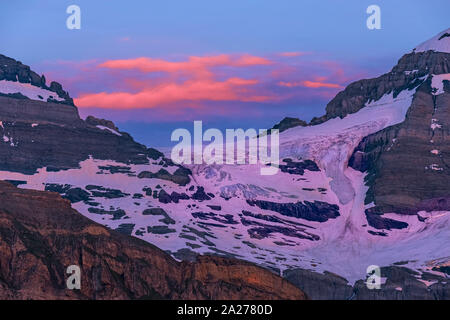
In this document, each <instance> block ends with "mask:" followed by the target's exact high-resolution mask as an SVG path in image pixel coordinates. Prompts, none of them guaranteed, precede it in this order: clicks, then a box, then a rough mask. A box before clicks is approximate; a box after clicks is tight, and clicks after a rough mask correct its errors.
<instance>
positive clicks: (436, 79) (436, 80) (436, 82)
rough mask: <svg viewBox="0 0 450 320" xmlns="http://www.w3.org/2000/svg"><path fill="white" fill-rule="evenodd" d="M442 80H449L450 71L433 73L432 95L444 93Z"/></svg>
mask: <svg viewBox="0 0 450 320" xmlns="http://www.w3.org/2000/svg"><path fill="white" fill-rule="evenodd" d="M449 39H450V38H449ZM444 80H448V81H450V73H444V74H438V75H435V74H434V75H433V78H432V79H431V87H432V88H434V89H436V92H434V93H433V94H434V95H438V94H442V93H444Z"/></svg>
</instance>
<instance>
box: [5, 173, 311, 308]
mask: <svg viewBox="0 0 450 320" xmlns="http://www.w3.org/2000/svg"><path fill="white" fill-rule="evenodd" d="M0 221H1V223H0V298H1V299H300V300H301V299H305V298H306V296H305V295H304V294H303V293H302V292H301V291H300V290H298V289H297V288H295V287H294V286H293V285H292V284H290V283H288V282H287V281H286V280H283V279H281V278H280V277H278V276H276V275H274V274H273V273H271V272H269V271H267V270H264V269H261V268H258V267H256V266H254V265H252V264H250V263H246V262H243V261H239V260H231V259H225V258H219V257H212V256H209V257H208V256H204V257H199V258H198V260H197V261H196V262H193V263H191V262H181V263H180V262H176V261H175V260H173V259H172V258H171V257H170V256H169V255H167V254H166V253H164V252H163V251H161V250H160V249H158V248H156V247H154V246H152V245H150V244H148V243H145V242H144V241H142V240H138V239H135V238H132V237H129V236H125V235H122V234H120V233H118V232H115V231H111V230H108V229H107V228H105V227H103V226H101V225H99V224H96V223H94V222H92V221H90V220H88V219H87V218H85V217H83V216H82V215H80V214H79V213H78V212H76V211H75V210H73V209H72V208H71V207H70V203H69V202H68V201H67V200H63V199H61V198H60V197H59V195H57V194H54V193H49V192H40V191H32V190H23V189H18V188H15V187H14V186H12V185H10V184H8V183H5V182H0ZM73 264H75V265H78V266H79V267H80V268H81V289H80V290H73V291H72V290H68V289H66V284H65V282H66V278H67V277H68V275H67V274H66V273H65V271H66V268H67V267H68V266H69V265H73Z"/></svg>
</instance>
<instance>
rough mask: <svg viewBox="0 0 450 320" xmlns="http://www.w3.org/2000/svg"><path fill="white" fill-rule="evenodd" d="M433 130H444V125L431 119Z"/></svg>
mask: <svg viewBox="0 0 450 320" xmlns="http://www.w3.org/2000/svg"><path fill="white" fill-rule="evenodd" d="M430 128H431V130H435V129H440V128H442V125H440V124H439V123H438V119H431V126H430Z"/></svg>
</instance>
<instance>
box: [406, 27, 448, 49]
mask: <svg viewBox="0 0 450 320" xmlns="http://www.w3.org/2000/svg"><path fill="white" fill-rule="evenodd" d="M446 33H449V34H450V28H448V29H447V30H444V31H442V32H439V33H438V34H437V35H436V36H434V37H433V38H431V39H429V40H427V41H425V42H423V43H421V44H420V45H418V46H417V47H416V48H415V49H414V50H415V52H424V51H429V50H432V51H438V52H447V53H450V37H448V36H447V37H444V38H442V39H441V40H439V38H441V37H442V36H443V35H444V34H446Z"/></svg>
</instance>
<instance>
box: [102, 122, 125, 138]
mask: <svg viewBox="0 0 450 320" xmlns="http://www.w3.org/2000/svg"><path fill="white" fill-rule="evenodd" d="M96 127H97V128H99V129H101V130H107V131H109V132H111V133H113V134H115V135H116V136H120V137H121V136H122V135H121V134H120V133H119V132H117V131H116V130H114V129H111V128H108V127H105V126H100V125H98V126H96Z"/></svg>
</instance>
